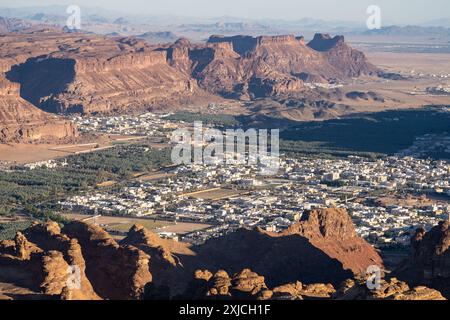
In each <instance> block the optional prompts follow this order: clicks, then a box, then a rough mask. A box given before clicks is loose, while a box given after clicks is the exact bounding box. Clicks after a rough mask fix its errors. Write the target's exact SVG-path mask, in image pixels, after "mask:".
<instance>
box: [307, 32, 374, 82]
mask: <svg viewBox="0 0 450 320" xmlns="http://www.w3.org/2000/svg"><path fill="white" fill-rule="evenodd" d="M308 46H309V47H310V48H312V49H314V50H316V51H318V52H321V53H322V54H323V55H324V56H325V57H326V59H327V61H328V63H329V64H330V65H332V66H333V67H334V68H336V69H337V70H338V71H339V73H340V74H341V75H343V76H344V77H359V76H361V75H363V74H366V75H375V74H376V73H377V72H378V71H379V70H378V68H376V67H375V66H374V65H372V64H371V63H369V62H368V61H367V58H366V56H365V55H364V53H362V52H360V51H358V50H355V49H353V48H351V47H350V46H349V45H347V44H346V43H345V40H344V37H343V36H335V37H333V38H332V37H331V36H330V35H328V34H321V33H318V34H316V35H315V36H314V39H313V40H311V41H310V42H309V43H308Z"/></svg>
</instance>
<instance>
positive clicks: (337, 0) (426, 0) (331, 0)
mask: <svg viewBox="0 0 450 320" xmlns="http://www.w3.org/2000/svg"><path fill="white" fill-rule="evenodd" d="M52 4H59V5H61V4H77V5H79V6H80V7H81V8H82V7H83V6H99V7H103V8H108V9H113V10H118V11H122V12H128V13H139V14H149V15H181V16H191V17H219V16H225V15H227V16H234V17H241V18H276V19H277V18H281V19H289V20H293V19H299V18H303V17H312V18H317V19H326V20H351V21H365V20H366V17H367V15H366V9H367V7H368V6H369V5H378V6H379V7H380V8H381V13H382V18H383V19H384V20H386V21H392V22H394V23H402V24H406V23H410V24H414V23H421V22H424V21H428V20H433V19H438V18H450V0H409V1H408V0H309V1H306V0H120V1H119V0H69V1H66V0H34V1H31V0H1V3H0V6H15V7H17V6H43V5H52Z"/></svg>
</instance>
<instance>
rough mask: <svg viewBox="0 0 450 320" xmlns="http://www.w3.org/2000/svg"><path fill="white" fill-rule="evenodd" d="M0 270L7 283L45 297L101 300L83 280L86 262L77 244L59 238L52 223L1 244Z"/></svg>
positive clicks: (58, 233) (56, 227)
mask: <svg viewBox="0 0 450 320" xmlns="http://www.w3.org/2000/svg"><path fill="white" fill-rule="evenodd" d="M30 239H32V241H33V242H31V241H30ZM0 270H1V272H2V274H4V275H7V277H8V279H7V280H8V281H12V282H17V283H18V284H20V285H23V286H26V287H28V288H30V289H32V290H36V291H39V292H41V293H42V294H44V295H46V296H56V297H60V298H62V299H71V300H97V299H100V297H99V296H98V295H97V294H96V293H95V291H94V290H93V288H92V286H91V284H90V282H89V280H88V279H87V277H86V274H85V261H84V259H83V256H82V253H81V247H80V246H79V244H78V242H77V240H76V239H69V238H68V237H67V236H65V235H62V234H61V233H60V229H59V227H58V225H57V224H55V223H48V224H46V225H35V226H33V227H31V228H30V229H28V230H27V231H26V233H25V234H22V233H20V232H19V233H17V235H16V237H15V239H14V241H3V242H2V243H1V244H0Z"/></svg>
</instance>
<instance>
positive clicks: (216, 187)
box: [59, 156, 450, 247]
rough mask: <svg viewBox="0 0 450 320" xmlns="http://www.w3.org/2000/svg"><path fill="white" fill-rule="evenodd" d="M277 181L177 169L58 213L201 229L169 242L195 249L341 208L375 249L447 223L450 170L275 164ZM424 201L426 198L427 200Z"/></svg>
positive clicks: (391, 162) (77, 199)
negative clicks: (226, 237) (309, 212)
mask: <svg viewBox="0 0 450 320" xmlns="http://www.w3.org/2000/svg"><path fill="white" fill-rule="evenodd" d="M280 162H281V165H280V169H279V171H278V174H276V175H274V176H270V177H267V176H261V175H260V174H259V172H260V171H259V168H258V165H240V166H230V165H223V164H215V165H200V164H192V165H181V166H177V167H175V168H172V169H169V170H168V171H167V172H165V173H164V174H160V175H159V178H158V179H152V180H150V181H139V180H136V181H132V182H130V183H129V184H128V185H127V186H124V187H121V188H120V189H118V190H117V189H112V190H110V191H109V190H108V191H102V192H97V193H94V194H92V193H89V194H85V195H76V196H73V197H69V198H67V199H65V200H64V201H60V202H59V206H60V209H61V211H64V212H77V213H83V214H86V215H106V216H125V217H126V216H133V217H144V218H148V219H157V220H167V221H173V222H195V223H200V224H203V223H204V224H205V225H207V226H208V227H207V228H204V229H202V230H196V231H193V232H190V233H187V234H183V235H177V234H173V235H171V236H172V237H173V238H176V239H178V240H179V241H185V242H190V243H195V244H201V243H203V242H204V241H206V240H207V239H209V238H212V237H219V236H221V235H224V234H226V233H230V232H233V231H235V230H237V229H239V228H255V227H259V228H262V229H264V230H267V231H272V232H280V231H282V230H284V229H286V228H288V227H289V226H290V225H291V224H293V223H295V222H296V221H298V220H299V219H300V218H301V215H302V212H304V211H305V210H311V209H314V208H324V207H339V208H346V209H347V210H348V212H349V213H350V215H351V217H352V218H353V220H354V223H355V225H356V226H357V232H358V233H359V234H360V235H361V236H362V237H364V238H365V239H367V240H368V241H370V242H371V243H373V244H374V245H377V246H380V247H383V246H396V245H400V246H402V245H408V243H409V239H410V233H411V232H412V231H414V230H415V228H417V227H419V226H423V227H425V228H431V227H432V226H434V225H436V224H437V222H438V221H440V220H446V219H449V213H450V202H449V201H448V199H449V198H448V197H450V165H449V164H448V163H447V162H446V161H431V160H421V159H415V158H412V157H386V158H382V159H378V160H369V159H365V158H361V157H355V156H349V157H348V158H336V159H321V158H312V157H300V158H295V159H294V158H289V157H282V158H281V159H280ZM427 195H429V197H430V198H428V197H427Z"/></svg>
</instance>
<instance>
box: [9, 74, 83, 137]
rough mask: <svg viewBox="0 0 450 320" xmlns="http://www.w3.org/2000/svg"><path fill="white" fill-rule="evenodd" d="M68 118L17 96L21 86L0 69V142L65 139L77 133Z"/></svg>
mask: <svg viewBox="0 0 450 320" xmlns="http://www.w3.org/2000/svg"><path fill="white" fill-rule="evenodd" d="M77 134H78V133H77V129H76V127H75V125H74V124H73V123H72V122H70V121H65V120H62V119H60V118H58V117H56V116H54V115H51V114H48V113H45V112H43V111H42V110H40V109H38V108H37V107H35V106H34V105H32V104H31V103H30V102H28V101H26V100H25V99H23V98H21V97H20V85H19V84H18V83H13V82H11V81H9V80H7V79H6V78H4V76H2V74H1V72H0V142H1V143H8V142H39V141H48V140H51V141H55V140H68V139H72V138H75V137H76V136H77Z"/></svg>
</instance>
